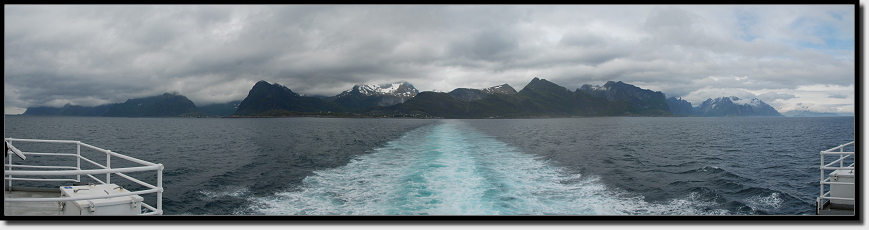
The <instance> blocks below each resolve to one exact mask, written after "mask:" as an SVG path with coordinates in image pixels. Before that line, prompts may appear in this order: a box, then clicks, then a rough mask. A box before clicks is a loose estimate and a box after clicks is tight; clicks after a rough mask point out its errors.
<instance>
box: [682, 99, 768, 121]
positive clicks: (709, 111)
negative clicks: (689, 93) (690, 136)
mask: <svg viewBox="0 0 869 230" xmlns="http://www.w3.org/2000/svg"><path fill="white" fill-rule="evenodd" d="M694 115H697V116H706V117H718V116H777V117H780V116H782V115H781V114H780V113H779V112H778V111H776V109H775V108H773V107H772V106H770V105H769V104H766V103H764V102H763V101H761V100H760V99H757V98H752V99H750V100H743V99H740V98H739V97H735V96H729V97H719V98H715V99H712V98H709V99H706V101H704V102H703V103H702V104H700V106H698V107H697V108H695V109H694Z"/></svg>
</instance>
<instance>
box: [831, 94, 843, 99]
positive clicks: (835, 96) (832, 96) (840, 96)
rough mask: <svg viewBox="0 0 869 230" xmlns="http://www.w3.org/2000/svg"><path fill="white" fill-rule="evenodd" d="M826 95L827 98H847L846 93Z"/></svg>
mask: <svg viewBox="0 0 869 230" xmlns="http://www.w3.org/2000/svg"><path fill="white" fill-rule="evenodd" d="M827 97H829V98H842V99H844V98H848V95H845V94H830V95H829V96H827Z"/></svg>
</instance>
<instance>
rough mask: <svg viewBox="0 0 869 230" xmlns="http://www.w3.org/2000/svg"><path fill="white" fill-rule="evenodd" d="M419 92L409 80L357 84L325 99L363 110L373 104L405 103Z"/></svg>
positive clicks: (352, 108)
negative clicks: (377, 83) (379, 83)
mask: <svg viewBox="0 0 869 230" xmlns="http://www.w3.org/2000/svg"><path fill="white" fill-rule="evenodd" d="M417 94H419V90H417V89H416V88H414V87H413V85H411V84H410V83H407V82H395V83H389V84H381V85H376V84H369V85H355V86H353V89H350V90H347V91H344V92H342V93H341V94H338V95H335V96H334V97H328V98H325V99H324V100H327V101H331V102H334V103H336V104H338V105H341V106H344V107H346V108H349V109H351V110H363V109H366V108H369V107H372V106H390V105H395V104H400V103H404V101H406V100H408V99H411V98H413V97H414V96H416V95H417Z"/></svg>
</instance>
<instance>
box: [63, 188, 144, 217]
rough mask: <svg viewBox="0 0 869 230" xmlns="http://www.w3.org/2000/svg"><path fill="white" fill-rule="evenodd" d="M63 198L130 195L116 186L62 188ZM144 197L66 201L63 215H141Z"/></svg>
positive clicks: (130, 196)
mask: <svg viewBox="0 0 869 230" xmlns="http://www.w3.org/2000/svg"><path fill="white" fill-rule="evenodd" d="M60 191H61V196H62V197H88V196H97V195H113V194H119V193H130V191H128V190H126V189H124V188H122V187H120V186H117V185H115V184H101V185H83V186H61V187H60ZM142 200H143V199H142V197H141V196H139V195H129V196H120V197H111V198H101V199H89V200H71V201H64V202H65V203H64V205H63V215H75V216H78V215H139V214H141V213H142V208H141V205H142Z"/></svg>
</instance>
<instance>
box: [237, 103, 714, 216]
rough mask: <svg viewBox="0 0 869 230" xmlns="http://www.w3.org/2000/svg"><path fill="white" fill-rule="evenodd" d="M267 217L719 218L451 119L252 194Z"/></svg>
mask: <svg viewBox="0 0 869 230" xmlns="http://www.w3.org/2000/svg"><path fill="white" fill-rule="evenodd" d="M250 200H251V201H252V203H253V204H254V205H252V206H251V207H249V209H250V210H249V212H251V213H253V214H265V215H624V214H629V215H674V214H676V215H706V214H713V215H721V214H727V211H726V210H721V209H715V208H709V207H715V206H717V205H718V204H715V202H714V201H705V200H702V199H699V198H697V197H696V194H692V195H689V196H688V197H686V198H684V199H676V200H670V201H668V202H664V203H648V202H645V201H644V200H643V197H642V196H639V195H635V194H630V193H627V192H622V191H619V189H617V188H611V187H608V186H606V185H604V184H603V183H601V182H600V180H599V178H598V177H596V176H581V175H578V174H569V173H565V172H563V170H561V169H559V168H556V167H553V166H551V165H550V164H549V163H548V162H546V161H544V160H541V159H539V158H537V157H535V156H534V155H531V154H525V153H522V152H520V151H519V150H517V149H516V148H513V147H511V146H509V145H507V144H505V143H503V142H500V141H498V140H496V139H495V138H493V137H491V136H487V135H485V134H483V133H481V132H479V131H476V130H474V129H473V128H470V127H469V126H467V125H464V124H463V122H462V121H459V120H445V121H444V122H443V123H441V124H438V125H434V126H425V127H422V128H419V129H416V130H413V131H410V132H408V133H406V134H405V135H404V136H402V137H401V138H399V139H396V140H393V141H391V142H389V143H387V145H386V146H385V147H383V148H379V149H375V150H374V151H373V152H372V153H370V154H366V155H363V156H360V157H358V158H357V159H354V160H352V161H351V162H349V163H348V164H347V165H345V166H342V167H338V168H333V169H328V170H322V171H316V172H315V175H312V176H309V177H307V178H306V179H305V180H304V181H303V184H302V185H301V186H300V187H299V188H297V189H294V190H292V191H285V192H280V193H277V194H275V195H273V196H268V197H252V198H250Z"/></svg>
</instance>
